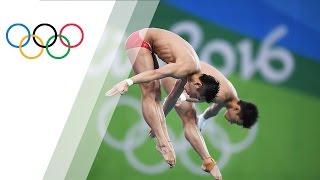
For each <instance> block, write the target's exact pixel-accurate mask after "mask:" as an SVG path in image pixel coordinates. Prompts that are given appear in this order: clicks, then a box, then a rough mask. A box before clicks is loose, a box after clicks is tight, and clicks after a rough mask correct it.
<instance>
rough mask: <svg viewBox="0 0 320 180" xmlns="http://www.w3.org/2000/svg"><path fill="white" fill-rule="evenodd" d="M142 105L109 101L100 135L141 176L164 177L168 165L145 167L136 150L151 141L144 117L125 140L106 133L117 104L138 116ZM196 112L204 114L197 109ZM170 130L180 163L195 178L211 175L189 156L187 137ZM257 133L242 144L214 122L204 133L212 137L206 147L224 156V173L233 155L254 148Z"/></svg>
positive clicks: (132, 101)
mask: <svg viewBox="0 0 320 180" xmlns="http://www.w3.org/2000/svg"><path fill="white" fill-rule="evenodd" d="M139 103H140V101H139V100H138V99H136V98H135V97H132V96H128V95H127V96H123V97H121V98H120V100H119V101H118V104H117V99H116V98H113V99H111V100H109V101H106V102H105V103H104V104H102V105H101V107H100V108H99V110H98V112H97V115H96V120H97V131H98V133H99V134H100V136H101V137H102V138H103V140H104V142H105V143H106V144H108V145H110V146H111V147H113V148H114V149H117V150H119V151H122V152H123V153H124V155H125V157H126V159H127V160H128V162H129V164H130V165H131V166H132V167H133V168H135V169H136V170H138V171H139V172H142V173H145V174H158V173H162V172H164V171H166V170H167V169H168V166H167V164H166V163H165V162H164V161H161V162H159V163H156V164H150V163H144V162H143V159H141V157H140V158H139V157H138V156H136V154H135V150H136V149H138V148H139V147H141V146H143V145H144V143H145V142H146V141H147V139H148V136H147V133H146V132H148V131H149V130H150V128H149V127H148V126H147V124H146V123H145V121H144V120H143V117H142V116H140V120H139V121H138V122H136V123H135V124H134V125H132V126H131V127H130V128H129V129H128V130H127V131H126V132H125V135H124V138H123V139H118V138H115V137H114V136H112V134H111V133H110V132H108V131H106V124H107V123H106V121H107V119H108V116H109V115H110V114H112V111H113V110H114V109H113V108H111V107H113V106H114V104H117V106H127V107H129V108H132V109H133V110H134V111H135V112H141V106H137V104H139ZM196 109H197V111H198V112H200V111H199V109H198V108H197V107H196ZM213 119H214V118H213ZM167 127H168V131H169V134H170V137H171V141H172V142H173V146H174V148H175V152H176V156H177V158H179V159H180V161H179V162H180V163H181V164H182V165H183V166H184V167H185V168H187V169H188V170H189V171H190V172H192V173H193V174H197V175H207V174H206V173H204V172H203V171H202V170H201V169H200V165H199V164H198V163H196V162H194V161H193V160H192V158H191V157H190V153H188V152H189V151H194V150H193V148H192V147H191V145H190V144H189V142H187V141H186V140H185V137H184V134H183V133H181V134H179V135H178V136H177V135H175V134H174V133H173V132H174V131H173V130H172V129H171V128H170V126H167ZM257 132H258V126H257V125H255V126H254V127H253V128H252V129H251V130H250V131H249V132H248V134H247V136H246V137H244V139H242V140H241V141H239V142H232V141H231V139H230V136H229V134H228V133H227V131H226V130H225V129H224V128H223V127H221V126H220V125H219V124H217V123H216V122H215V121H214V120H210V121H209V122H207V123H206V128H205V129H204V130H203V131H202V134H203V135H204V136H207V137H210V138H208V139H207V142H206V144H207V145H209V146H212V147H215V148H216V149H217V150H218V151H219V152H220V156H219V158H217V159H216V160H217V163H218V164H219V168H220V170H222V169H223V168H224V167H225V166H226V165H227V164H228V163H229V161H230V160H231V159H232V156H233V154H236V153H239V152H241V151H244V150H245V149H246V148H248V147H250V145H251V144H252V143H253V142H254V140H255V138H256V136H257ZM212 155H214V154H212Z"/></svg>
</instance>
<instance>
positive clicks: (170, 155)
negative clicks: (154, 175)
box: [156, 142, 176, 168]
mask: <svg viewBox="0 0 320 180" xmlns="http://www.w3.org/2000/svg"><path fill="white" fill-rule="evenodd" d="M169 143H170V142H169ZM170 147H172V146H170V145H169V144H166V145H165V144H161V145H160V143H158V144H157V146H156V149H157V150H158V151H159V152H160V153H161V155H162V157H163V158H164V160H165V161H166V162H167V163H168V164H169V166H170V168H172V167H174V166H175V164H176V155H175V152H174V150H173V148H170Z"/></svg>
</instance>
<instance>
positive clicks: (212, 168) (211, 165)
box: [201, 157, 222, 180]
mask: <svg viewBox="0 0 320 180" xmlns="http://www.w3.org/2000/svg"><path fill="white" fill-rule="evenodd" d="M201 168H202V170H203V171H205V172H207V173H210V174H211V175H212V176H213V177H214V179H215V180H222V175H221V173H220V170H219V168H218V165H217V164H216V162H215V161H214V160H213V159H212V158H211V157H208V158H206V159H204V160H203V163H202V166H201Z"/></svg>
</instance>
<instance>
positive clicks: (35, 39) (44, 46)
mask: <svg viewBox="0 0 320 180" xmlns="http://www.w3.org/2000/svg"><path fill="white" fill-rule="evenodd" d="M16 26H20V27H23V28H24V29H25V30H26V31H27V35H25V36H23V37H22V39H21V40H20V42H19V45H15V44H13V43H12V42H11V41H10V40H9V32H10V30H11V29H12V28H14V27H16ZM42 26H47V27H49V28H51V29H52V30H53V32H54V35H52V36H51V37H50V38H49V39H48V40H47V41H46V42H45V44H44V41H43V40H42V39H41V38H40V37H39V36H37V35H36V31H37V30H38V29H39V28H40V27H42ZM69 26H74V27H76V28H78V29H79V31H80V33H81V38H80V41H79V42H78V43H76V44H75V45H70V41H69V39H68V38H67V37H66V36H64V35H62V32H63V30H65V29H66V28H67V27H69ZM31 37H32V40H33V42H34V43H35V44H36V45H37V46H38V47H40V48H41V49H40V52H39V53H38V54H36V55H35V56H29V55H27V54H25V53H24V52H23V50H22V47H25V46H26V45H27V44H28V43H29V41H30V39H31ZM58 37H59V40H60V42H61V43H62V45H63V46H65V47H67V48H68V49H67V51H66V53H65V54H63V55H62V56H55V55H53V54H52V53H51V52H50V50H49V47H51V46H52V45H54V44H55V43H56V41H57V39H58ZM26 39H27V40H26ZM83 39H84V32H83V30H82V28H81V27H80V26H79V25H78V24H75V23H68V24H66V25H64V26H63V27H62V28H61V29H60V31H59V34H58V33H57V30H56V29H55V28H54V27H53V26H52V25H51V24H48V23H41V24H39V25H38V26H36V27H35V28H34V30H33V32H32V34H31V33H30V30H29V28H28V27H27V26H26V25H24V24H21V23H15V24H12V25H11V26H9V28H8V29H7V32H6V40H7V42H8V44H9V45H10V46H12V47H14V48H18V49H19V51H20V53H21V55H22V56H23V57H25V58H27V59H30V60H32V59H37V58H38V57H40V56H41V55H42V53H43V50H44V49H46V52H47V54H48V55H49V56H50V57H51V58H53V59H63V58H65V57H66V56H68V54H69V53H70V49H71V48H76V47H78V46H80V44H81V43H82V41H83ZM25 40H26V42H24V41H25ZM64 40H65V41H66V42H67V43H65V41H64ZM51 41H52V42H51ZM39 42H40V43H39Z"/></svg>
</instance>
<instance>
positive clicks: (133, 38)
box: [125, 31, 152, 52]
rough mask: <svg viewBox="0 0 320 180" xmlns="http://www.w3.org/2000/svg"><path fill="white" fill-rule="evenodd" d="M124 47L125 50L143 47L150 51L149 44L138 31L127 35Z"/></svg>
mask: <svg viewBox="0 0 320 180" xmlns="http://www.w3.org/2000/svg"><path fill="white" fill-rule="evenodd" d="M125 47H126V50H127V49H130V48H135V47H143V48H146V49H148V50H149V51H151V52H152V49H151V45H150V44H149V43H148V42H146V41H144V40H143V39H142V38H141V37H140V35H139V31H136V32H134V33H132V34H131V35H130V36H129V37H128V39H127V41H126V45H125Z"/></svg>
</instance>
